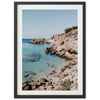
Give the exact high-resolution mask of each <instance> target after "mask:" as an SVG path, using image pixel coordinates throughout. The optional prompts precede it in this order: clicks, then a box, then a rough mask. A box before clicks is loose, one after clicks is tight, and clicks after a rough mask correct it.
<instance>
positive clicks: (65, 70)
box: [22, 27, 78, 90]
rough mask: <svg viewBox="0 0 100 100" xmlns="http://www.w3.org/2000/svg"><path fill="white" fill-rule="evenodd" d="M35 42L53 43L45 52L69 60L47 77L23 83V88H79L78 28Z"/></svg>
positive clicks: (35, 41) (33, 41)
mask: <svg viewBox="0 0 100 100" xmlns="http://www.w3.org/2000/svg"><path fill="white" fill-rule="evenodd" d="M29 43H33V44H35V43H36V44H42V43H51V44H52V46H51V47H50V48H46V50H45V52H46V53H47V54H48V53H50V54H51V55H57V56H59V57H62V58H65V59H68V60H69V63H66V65H64V66H62V67H61V68H60V69H55V70H53V71H52V72H51V73H49V74H48V75H46V76H45V77H43V78H41V79H39V80H35V81H33V82H25V83H23V84H22V89H23V90H77V89H78V78H77V76H78V68H77V65H78V60H77V59H78V29H77V27H72V28H69V29H66V30H65V33H62V34H56V35H54V36H52V37H51V38H50V39H34V40H32V41H29Z"/></svg>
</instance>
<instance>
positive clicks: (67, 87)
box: [57, 79, 72, 90]
mask: <svg viewBox="0 0 100 100" xmlns="http://www.w3.org/2000/svg"><path fill="white" fill-rule="evenodd" d="M71 83H72V82H71V81H70V79H68V80H65V81H63V82H61V87H59V88H58V89H57V90H70V89H71Z"/></svg>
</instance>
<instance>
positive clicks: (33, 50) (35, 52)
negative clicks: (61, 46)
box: [22, 39, 68, 82]
mask: <svg viewBox="0 0 100 100" xmlns="http://www.w3.org/2000/svg"><path fill="white" fill-rule="evenodd" d="M30 40H32V39H22V82H25V81H27V80H29V78H30V79H31V80H32V79H33V80H37V79H39V78H40V77H43V76H45V75H46V74H49V73H50V72H51V71H52V70H53V69H55V68H58V67H61V66H62V65H64V64H65V63H67V62H68V61H67V60H65V59H63V58H60V57H57V56H55V55H50V54H48V55H47V54H46V53H45V49H46V48H47V47H50V46H51V44H29V43H28V42H29V41H30ZM50 66H51V67H50ZM52 66H53V67H52ZM31 72H35V73H36V75H31V74H29V75H28V76H27V77H25V75H27V74H28V73H31Z"/></svg>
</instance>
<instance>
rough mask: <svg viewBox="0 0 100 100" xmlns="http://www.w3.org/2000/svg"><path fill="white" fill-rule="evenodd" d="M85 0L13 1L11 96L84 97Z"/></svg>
mask: <svg viewBox="0 0 100 100" xmlns="http://www.w3.org/2000/svg"><path fill="white" fill-rule="evenodd" d="M85 9H86V8H85V2H14V97H15V98H85V94H86V92H85V87H86V85H85V81H86V80H85V76H86V70H85V67H86V66H85V59H86V58H85V48H86V46H85V38H86V37H85V34H86V32H85V27H86V26H85Z"/></svg>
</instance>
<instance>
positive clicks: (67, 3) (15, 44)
mask: <svg viewBox="0 0 100 100" xmlns="http://www.w3.org/2000/svg"><path fill="white" fill-rule="evenodd" d="M27 4H28V5H37V4H39V5H43V4H44V5H47V4H49V5H58V4H59V5H82V6H83V66H84V67H83V94H82V95H17V54H18V52H17V42H18V41H17V6H18V5H27ZM85 97H86V2H14V98H85Z"/></svg>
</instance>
